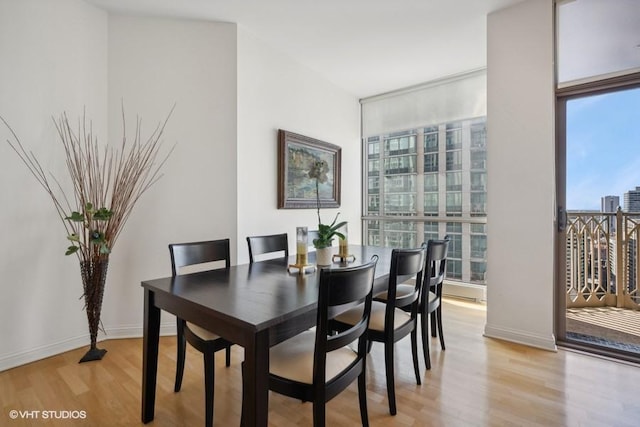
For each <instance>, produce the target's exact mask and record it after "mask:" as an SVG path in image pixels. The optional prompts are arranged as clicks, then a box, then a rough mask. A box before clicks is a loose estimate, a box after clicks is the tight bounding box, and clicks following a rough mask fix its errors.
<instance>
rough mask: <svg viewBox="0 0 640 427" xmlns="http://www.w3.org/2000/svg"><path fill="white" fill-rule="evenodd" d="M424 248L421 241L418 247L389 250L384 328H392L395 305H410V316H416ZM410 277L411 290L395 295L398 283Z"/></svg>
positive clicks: (421, 279) (424, 254) (424, 253)
mask: <svg viewBox="0 0 640 427" xmlns="http://www.w3.org/2000/svg"><path fill="white" fill-rule="evenodd" d="M426 248H427V245H426V243H423V244H422V246H420V247H419V248H413V249H394V250H393V251H392V252H391V267H390V270H389V287H388V289H387V307H386V313H385V329H386V328H393V325H394V313H395V308H396V307H399V308H406V307H409V306H411V317H412V318H414V319H415V318H416V317H417V312H418V303H419V298H420V291H421V288H422V282H423V275H424V268H425V259H426ZM411 278H415V286H414V290H413V292H411V293H403V295H402V296H401V297H397V294H396V291H397V286H398V284H400V283H404V282H406V281H407V280H409V279H411Z"/></svg>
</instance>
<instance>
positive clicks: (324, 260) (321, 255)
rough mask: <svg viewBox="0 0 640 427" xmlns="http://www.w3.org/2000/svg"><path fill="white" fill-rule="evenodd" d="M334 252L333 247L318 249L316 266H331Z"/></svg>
mask: <svg viewBox="0 0 640 427" xmlns="http://www.w3.org/2000/svg"><path fill="white" fill-rule="evenodd" d="M332 256H333V251H332V248H331V247H328V248H321V249H316V264H318V265H321V266H326V265H331V257H332Z"/></svg>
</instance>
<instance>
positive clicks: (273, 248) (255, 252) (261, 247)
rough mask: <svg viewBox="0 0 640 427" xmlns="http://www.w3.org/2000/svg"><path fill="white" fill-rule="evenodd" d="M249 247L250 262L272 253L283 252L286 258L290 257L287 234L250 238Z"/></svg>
mask: <svg viewBox="0 0 640 427" xmlns="http://www.w3.org/2000/svg"><path fill="white" fill-rule="evenodd" d="M247 245H248V246H249V262H254V261H255V260H256V256H259V255H263V254H269V253H272V252H281V251H282V252H283V253H284V255H283V257H284V258H287V257H288V256H289V240H288V239H287V233H283V234H271V235H268V236H250V237H247Z"/></svg>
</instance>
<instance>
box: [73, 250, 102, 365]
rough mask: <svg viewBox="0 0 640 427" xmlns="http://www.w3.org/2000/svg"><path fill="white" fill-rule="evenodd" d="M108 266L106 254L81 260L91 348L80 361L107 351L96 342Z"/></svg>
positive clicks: (99, 357)
mask: <svg viewBox="0 0 640 427" xmlns="http://www.w3.org/2000/svg"><path fill="white" fill-rule="evenodd" d="M108 266H109V258H108V257H107V256H104V255H103V256H98V257H96V258H92V259H90V260H88V261H80V273H81V274H82V286H83V288H84V308H85V311H86V312H87V321H88V323H89V334H90V335H91V348H89V351H87V353H86V354H85V355H84V356H83V357H82V359H80V363H82V362H89V361H91V360H100V359H102V358H103V357H104V354H105V353H106V352H107V350H104V349H99V348H98V347H97V345H96V343H97V338H98V330H99V329H100V312H101V311H102V296H103V295H104V286H105V283H106V280H107V267H108Z"/></svg>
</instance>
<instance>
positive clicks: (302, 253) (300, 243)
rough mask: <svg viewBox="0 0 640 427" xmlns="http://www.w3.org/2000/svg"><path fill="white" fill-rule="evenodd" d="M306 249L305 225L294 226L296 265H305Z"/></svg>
mask: <svg viewBox="0 0 640 427" xmlns="http://www.w3.org/2000/svg"><path fill="white" fill-rule="evenodd" d="M308 250H309V245H308V232H307V227H296V265H300V266H302V265H307V252H308Z"/></svg>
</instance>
